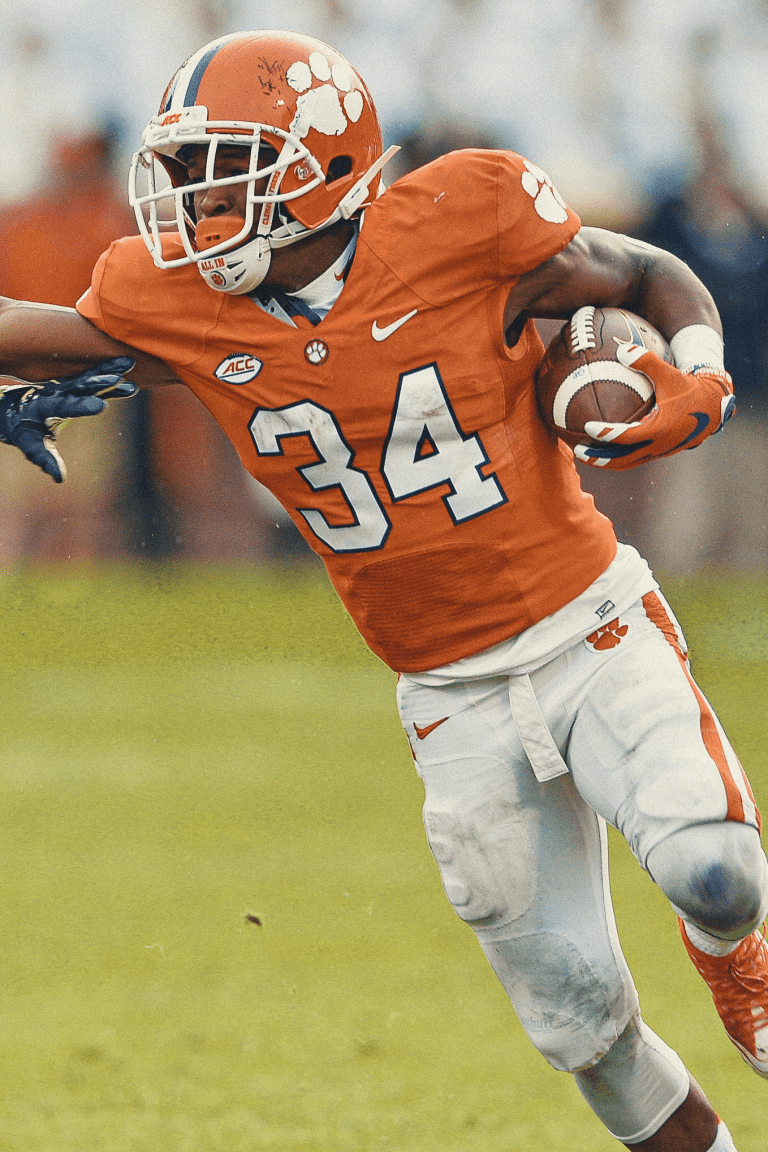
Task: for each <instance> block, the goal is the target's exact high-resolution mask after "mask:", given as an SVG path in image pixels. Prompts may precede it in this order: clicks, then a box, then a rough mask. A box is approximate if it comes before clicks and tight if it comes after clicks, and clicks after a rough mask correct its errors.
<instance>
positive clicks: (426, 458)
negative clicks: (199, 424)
mask: <svg viewBox="0 0 768 1152" xmlns="http://www.w3.org/2000/svg"><path fill="white" fill-rule="evenodd" d="M249 427H250V432H251V436H252V438H253V442H254V445H255V447H256V451H257V452H258V454H259V455H260V456H281V455H282V454H283V446H282V441H283V440H284V439H285V438H286V437H291V436H306V437H307V438H308V439H309V441H310V443H311V444H312V447H313V449H314V451H315V452H316V453H317V456H318V460H317V461H316V462H315V463H312V464H307V465H305V466H303V467H301V468H299V469H298V472H299V475H300V476H301V477H302V479H303V480H304V482H305V483H306V484H307V486H308V487H309V488H310V489H311V490H312V491H313V492H322V491H326V490H328V489H331V488H334V489H337V490H338V491H340V492H341V494H342V496H343V498H344V500H345V502H346V504H347V506H348V507H349V511H350V523H348V524H331V523H329V521H328V520H327V518H326V517H325V516H324V515H323V513H322V512H321V511H320V510H319V509H317V508H312V507H308V508H299V509H298V511H299V512H300V514H301V515H302V516H303V517H304V519H305V520H306V522H307V524H308V525H309V527H310V529H311V530H312V532H313V533H314V534H315V536H317V538H318V539H319V540H321V541H322V542H323V543H324V544H325V545H326V546H327V547H328V548H330V549H331V550H332V551H333V552H369V551H373V550H375V549H377V548H381V547H382V545H383V544H384V542H385V540H386V539H387V536H388V535H389V531H390V528H391V523H390V520H389V518H388V516H387V514H386V511H385V509H384V506H383V504H382V503H381V501H380V499H379V497H378V495H377V493H376V489H375V487H374V485H373V483H372V481H371V478H370V476H369V475H368V473H367V472H364V471H363V470H362V469H360V468H356V467H355V466H354V457H355V453H354V451H353V449H352V448H351V447H350V445H349V444H348V443H347V440H346V439H345V437H344V433H343V432H342V429H341V427H340V426H339V423H338V421H337V419H336V417H335V415H334V414H333V412H330V411H329V410H328V409H327V408H323V407H322V406H321V405H319V404H315V403H314V402H313V401H311V400H303V401H300V402H298V403H296V404H290V405H288V406H287V407H285V408H259V409H258V410H257V411H256V412H255V413H254V415H253V417H252V419H251V422H250V425H249ZM487 463H488V455H487V453H486V451H485V448H484V447H483V443H482V441H481V439H480V437H479V435H478V434H477V433H472V434H469V435H465V433H464V432H463V431H462V429H461V427H460V426H459V423H458V421H457V419H456V416H455V414H454V412H453V409H452V407H451V403H450V400H449V398H448V394H447V393H446V390H445V386H444V384H443V381H442V379H441V377H440V373H439V372H438V369H437V365H436V364H429V365H426V366H425V367H423V368H416V369H414V370H413V371H411V372H405V373H404V374H403V375H402V376H401V377H400V383H399V385H398V389H397V396H396V398H395V404H394V410H393V413H392V420H391V423H390V426H389V431H388V433H387V438H386V440H385V442H384V450H383V452H382V461H381V475H382V477H383V479H384V482H385V484H386V486H387V489H388V491H389V493H390V496H391V497H392V500H394V501H398V500H405V499H407V498H408V497H409V496H415V495H416V494H417V493H419V492H426V491H427V490H428V489H430V488H436V487H439V486H441V485H447V486H448V487H449V489H450V491H449V492H447V493H446V494H445V495H444V496H443V497H442V500H443V503H444V505H445V507H446V509H447V511H448V514H449V515H450V517H451V519H452V521H453V523H454V524H462V523H463V522H464V521H466V520H472V519H474V517H476V516H482V515H483V514H484V513H485V512H490V511H491V509H493V508H498V507H499V505H501V504H505V503H506V500H507V498H506V496H505V494H504V491H503V489H502V487H501V485H500V483H499V481H498V479H497V477H496V476H495V475H494V474H493V473H491V475H489V476H484V475H483V474H482V472H481V471H480V469H481V468H482V466H483V465H484V464H487Z"/></svg>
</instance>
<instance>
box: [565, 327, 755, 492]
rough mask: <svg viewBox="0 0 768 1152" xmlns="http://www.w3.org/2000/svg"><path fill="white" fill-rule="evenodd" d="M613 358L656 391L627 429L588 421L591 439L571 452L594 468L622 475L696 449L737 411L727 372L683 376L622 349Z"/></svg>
mask: <svg viewBox="0 0 768 1152" xmlns="http://www.w3.org/2000/svg"><path fill="white" fill-rule="evenodd" d="M616 356H617V359H618V360H620V361H621V363H622V364H625V365H626V366H627V367H628V368H634V369H636V370H637V371H640V372H643V373H645V375H646V376H647V377H648V379H649V380H650V381H651V383H652V384H653V387H654V390H655V392H656V403H655V405H654V407H653V409H652V410H651V411H650V412H649V413H648V415H647V416H644V417H643V419H642V420H637V421H635V422H634V423H632V424H602V423H600V422H599V421H589V422H588V423H587V424H586V425H585V426H584V430H585V432H586V433H587V435H588V436H591V437H592V438H593V440H594V443H592V444H579V445H577V446H576V447H575V448H574V454H575V456H576V458H577V460H581V461H582V463H584V464H590V465H592V466H593V467H596V468H610V469H612V470H613V471H622V470H624V469H627V468H635V467H636V466H637V465H638V464H642V463H643V461H645V460H650V459H652V458H656V457H659V456H672V455H674V453H675V452H681V451H682V450H683V449H685V448H696V447H698V445H699V444H701V442H702V441H703V440H706V438H707V437H708V436H712V435H714V433H715V432H719V431H720V429H721V428H722V426H723V424H725V422H726V420H729V419H730V417H731V416H732V415H733V413H734V412H735V410H736V401H735V400H734V396H733V382H732V380H731V377H730V376H729V375H728V373H727V372H717V371H715V370H714V369H712V368H700V369H698V370H697V371H694V372H691V373H686V372H681V371H680V370H679V369H678V368H675V367H673V365H671V364H667V363H666V361H664V360H662V359H661V357H660V356H657V355H656V353H655V352H647V351H646V350H645V349H644V348H641V347H639V346H638V345H637V344H621V345H619V348H618V349H617V352H616Z"/></svg>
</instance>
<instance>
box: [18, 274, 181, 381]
mask: <svg viewBox="0 0 768 1152" xmlns="http://www.w3.org/2000/svg"><path fill="white" fill-rule="evenodd" d="M115 357H130V359H131V360H133V362H134V367H133V368H132V369H131V370H130V372H129V374H128V375H129V377H130V379H131V380H132V381H133V382H134V383H135V384H138V385H140V386H141V387H142V388H157V387H162V386H163V385H166V384H178V383H179V381H178V378H177V377H176V376H175V375H174V373H173V372H172V371H171V370H170V368H168V366H167V365H166V364H164V363H163V362H162V361H161V360H157V359H155V357H154V356H148V355H147V353H146V352H139V351H137V350H136V349H135V348H130V347H129V346H128V345H127V344H122V343H121V342H120V341H119V340H113V339H112V337H111V336H107V334H106V333H105V332H102V331H100V329H98V328H97V327H96V325H95V324H92V323H91V322H90V320H86V319H85V317H84V316H81V315H80V313H79V312H77V311H75V309H74V308H62V307H59V306H58V305H53V304H36V303H32V302H30V301H26V300H10V299H8V298H7V297H0V373H3V374H4V375H8V376H16V377H18V378H19V379H21V380H31V381H38V380H49V379H51V378H52V377H60V376H72V375H76V374H77V373H79V372H83V371H85V370H86V369H87V368H89V367H92V366H93V365H94V364H99V363H101V362H102V361H104V360H112V359H114V358H115Z"/></svg>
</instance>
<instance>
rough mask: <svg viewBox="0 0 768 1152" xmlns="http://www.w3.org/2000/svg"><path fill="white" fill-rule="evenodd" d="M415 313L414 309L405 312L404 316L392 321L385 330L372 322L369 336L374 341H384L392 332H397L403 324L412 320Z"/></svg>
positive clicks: (416, 310)
mask: <svg viewBox="0 0 768 1152" xmlns="http://www.w3.org/2000/svg"><path fill="white" fill-rule="evenodd" d="M417 312H418V308H414V309H413V311H412V312H406V314H405V316H401V317H400V319H399V320H393V321H392V323H391V324H387V326H386V328H379V325H378V321H376V320H374V322H373V324H372V325H371V336H373V338H374V340H379V341H381V340H386V339H387V337H388V336H391V335H392V333H393V332H397V330H398V328H402V326H403V324H407V323H408V321H409V320H412V319H413V317H414V316H415V315H416V313H417Z"/></svg>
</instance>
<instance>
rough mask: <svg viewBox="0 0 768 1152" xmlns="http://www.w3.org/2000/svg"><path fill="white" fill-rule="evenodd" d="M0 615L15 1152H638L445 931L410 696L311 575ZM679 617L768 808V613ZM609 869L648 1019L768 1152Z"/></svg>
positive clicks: (747, 1104)
mask: <svg viewBox="0 0 768 1152" xmlns="http://www.w3.org/2000/svg"><path fill="white" fill-rule="evenodd" d="M0 588H1V589H2V599H3V606H4V636H3V639H2V642H0V663H1V666H2V696H1V697H0V707H1V708H2V713H1V714H2V737H1V742H0V749H1V751H0V757H1V765H0V787H1V788H2V798H1V804H2V837H1V838H0V852H2V874H3V886H2V902H1V904H0V930H1V931H2V941H3V943H2V953H1V956H2V964H1V966H0V986H1V987H2V1009H1V1010H0V1012H1V1014H0V1084H1V1085H2V1106H1V1108H0V1152H251V1150H254V1152H256V1150H262V1149H268V1150H271V1152H358V1150H359V1152H367V1150H375V1149H397V1150H402V1152H453V1150H457V1152H458V1150H461V1152H541V1150H546V1152H608V1150H609V1149H613V1148H618V1147H620V1145H618V1144H617V1143H616V1142H615V1141H613V1140H612V1139H611V1138H610V1137H609V1136H607V1135H606V1134H605V1132H604V1131H603V1130H602V1129H601V1127H600V1125H599V1124H598V1122H597V1121H596V1120H595V1119H594V1117H593V1116H592V1114H591V1113H590V1112H589V1110H588V1109H587V1107H586V1105H585V1104H584V1103H583V1101H582V1100H581V1097H580V1096H579V1094H578V1093H577V1091H576V1090H575V1087H574V1085H573V1084H572V1082H571V1080H570V1078H569V1077H568V1076H565V1075H563V1074H561V1073H556V1072H554V1071H552V1070H551V1069H550V1068H549V1067H548V1066H547V1065H546V1064H545V1063H544V1062H543V1060H542V1059H541V1058H540V1057H539V1056H538V1055H537V1054H536V1053H535V1052H534V1051H533V1050H532V1049H531V1048H530V1046H529V1044H528V1042H527V1041H526V1040H525V1038H524V1037H523V1034H522V1031H521V1029H520V1027H519V1025H518V1024H517V1022H516V1020H515V1019H514V1017H513V1014H512V1012H511V1010H510V1008H509V1006H508V1003H507V1001H506V998H505V997H504V995H503V993H502V992H501V989H500V988H499V987H498V986H497V984H496V982H495V978H494V977H493V975H492V973H491V972H490V969H489V968H488V967H487V966H486V962H485V960H484V959H483V957H482V954H481V953H480V950H479V948H478V947H477V945H476V943H475V940H474V936H473V935H472V933H471V931H470V930H469V929H468V928H467V927H466V926H465V925H463V924H461V922H460V921H459V920H458V919H457V918H456V917H455V915H454V913H453V912H452V910H451V909H450V907H449V905H448V904H447V902H446V901H445V898H444V896H443V894H442V890H441V888H440V883H439V878H438V875H437V870H436V867H435V866H434V864H433V862H432V860H431V857H430V856H429V853H428V851H427V848H426V845H425V843H424V839H423V833H422V828H421V816H420V804H421V796H420V785H419V782H418V780H417V778H416V777H415V774H414V771H413V766H412V761H411V757H410V752H409V749H408V745H407V742H406V740H405V737H404V736H403V734H402V731H401V730H400V728H399V724H398V721H397V717H396V713H395V709H394V702H393V698H392V697H393V681H394V677H393V675H392V674H391V673H390V672H389V671H388V670H387V669H385V668H384V667H383V666H382V665H381V664H379V662H378V661H377V660H376V659H375V658H374V657H372V656H371V655H370V654H369V653H368V652H367V650H366V649H365V648H364V646H363V644H362V642H361V641H360V639H359V638H358V637H357V634H356V632H355V631H354V629H353V627H352V625H351V624H350V623H349V622H348V621H347V620H346V618H345V616H344V615H343V613H342V610H341V608H340V607H339V606H338V604H337V602H336V600H335V598H334V596H333V594H332V593H331V591H330V590H329V588H328V586H327V585H326V584H325V582H324V580H323V578H321V577H320V576H319V574H318V571H317V569H315V568H314V567H311V568H310V569H308V570H302V571H301V572H298V573H296V574H293V575H286V574H285V573H282V574H281V573H277V572H266V573H264V572H259V571H252V570H248V569H245V568H239V567H234V568H224V567H222V568H213V569H211V568H206V569H202V568H197V567H192V566H189V567H187V566H178V567H168V568H165V567H157V568H144V569H142V568H138V567H136V568H133V567H125V568H121V567H106V568H96V569H89V570H77V569H75V570H73V569H72V568H71V567H69V566H60V567H51V568H42V569H35V570H31V571H30V570H24V571H15V572H7V573H5V574H4V575H3V576H1V577H0ZM666 591H667V594H668V596H669V598H670V600H672V602H673V604H674V606H675V608H676V610H677V611H678V613H679V615H680V618H681V620H682V621H683V623H684V625H685V626H686V629H687V631H688V635H689V640H690V641H691V644H692V648H693V649H694V671H695V673H696V674H697V676H698V679H699V681H700V683H701V684H702V686H703V687H704V688H705V690H706V691H707V693H708V694H709V696H710V698H711V699H712V701H713V702H714V703H715V705H716V707H717V708H718V711H719V713H720V715H721V718H722V719H723V721H724V723H725V726H726V729H727V730H728V731H729V733H730V735H731V737H732V739H733V740H734V742H735V744H736V745H737V748H738V750H739V751H740V753H741V755H742V759H743V761H744V764H745V766H746V767H747V769H748V771H749V773H750V775H751V777H752V781H753V784H754V786H755V789H756V792H757V795H758V800H762V803H763V806H764V807H766V806H767V805H768V760H767V757H766V751H765V749H766V746H767V745H768V721H767V720H766V708H765V695H766V694H765V684H766V672H767V671H768V667H767V666H768V612H766V608H768V603H767V599H768V597H767V595H766V591H765V589H764V588H763V586H762V585H761V584H760V583H759V582H758V581H756V580H755V581H750V580H743V581H739V582H732V583H724V582H718V581H717V580H711V581H706V580H700V581H692V580H691V581H687V582H676V583H674V584H672V585H671V586H668V587H667V588H666ZM612 848H613V877H614V890H615V899H616V905H617V911H618V918H619V927H620V931H621V935H622V939H623V942H624V945H625V949H626V952H627V956H628V958H629V961H630V964H631V966H632V968H633V971H634V973H635V976H636V979H637V982H638V985H639V987H640V992H641V998H642V1001H643V1005H644V1013H645V1017H646V1019H647V1020H648V1022H649V1023H650V1024H651V1025H652V1026H653V1027H655V1028H656V1029H657V1030H658V1031H660V1032H661V1033H662V1034H663V1035H664V1037H665V1038H666V1039H667V1040H668V1041H669V1042H670V1043H671V1044H673V1045H674V1046H675V1047H676V1048H677V1049H678V1051H679V1052H680V1053H681V1055H682V1056H683V1058H684V1059H685V1060H686V1062H687V1063H688V1065H689V1067H690V1068H691V1069H692V1071H693V1072H694V1074H695V1075H696V1076H697V1078H698V1079H699V1081H700V1083H701V1084H702V1086H703V1087H704V1088H705V1090H706V1091H707V1092H708V1093H709V1095H710V1097H711V1099H712V1101H713V1103H714V1105H715V1107H716V1108H717V1109H718V1110H719V1111H720V1112H721V1114H722V1115H723V1116H724V1117H725V1118H726V1119H727V1120H728V1123H729V1126H730V1127H731V1131H732V1132H733V1134H734V1137H735V1139H736V1142H737V1145H738V1147H739V1150H740V1152H762V1150H763V1149H764V1147H765V1117H766V1111H767V1109H766V1104H767V1103H768V1085H766V1083H765V1082H763V1081H761V1080H759V1079H758V1078H757V1077H756V1076H755V1075H754V1074H753V1073H751V1072H750V1071H749V1070H748V1069H747V1067H746V1065H744V1064H743V1063H742V1061H741V1060H740V1059H739V1057H738V1055H737V1053H736V1052H735V1050H734V1049H733V1048H732V1047H731V1045H730V1044H729V1043H728V1042H727V1040H726V1039H725V1038H724V1036H723V1034H722V1031H721V1028H720V1025H719V1021H718V1020H717V1018H716V1016H715V1014H714V1010H713V1009H712V1007H711V1003H710V1001H709V996H708V993H707V991H706V989H705V988H704V986H703V984H702V983H701V982H700V980H699V978H698V977H697V976H696V974H695V972H694V971H693V968H692V967H691V966H690V964H689V961H688V960H687V958H686V957H685V955H684V954H683V950H682V947H681V945H680V944H679V942H678V938H677V932H676V924H675V921H674V917H673V916H672V915H671V913H670V912H669V910H668V908H667V906H666V904H665V901H664V900H663V898H661V896H660V894H659V893H658V891H657V890H655V889H654V887H653V885H652V884H651V882H650V881H649V880H648V878H647V877H646V876H644V875H643V874H642V873H641V871H640V870H639V868H638V867H637V865H636V864H635V863H634V862H633V861H632V860H631V858H630V857H629V854H628V852H627V850H626V848H625V847H624V845H623V843H621V842H619V841H618V840H617V838H615V837H614V838H613V839H612ZM255 920H259V921H260V924H257V923H255Z"/></svg>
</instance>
